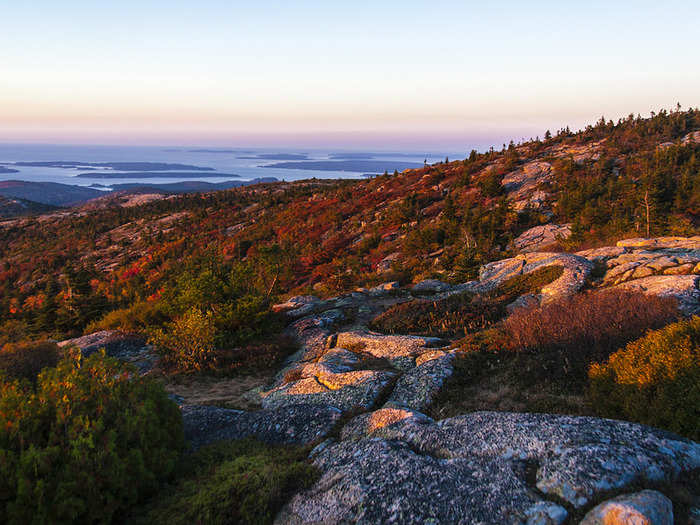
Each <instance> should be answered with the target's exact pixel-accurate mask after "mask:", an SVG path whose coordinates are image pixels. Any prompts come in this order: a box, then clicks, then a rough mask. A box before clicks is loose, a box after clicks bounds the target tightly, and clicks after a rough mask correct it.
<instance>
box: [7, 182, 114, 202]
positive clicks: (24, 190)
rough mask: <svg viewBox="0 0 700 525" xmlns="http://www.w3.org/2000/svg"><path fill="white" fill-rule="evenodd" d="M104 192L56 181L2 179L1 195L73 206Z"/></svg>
mask: <svg viewBox="0 0 700 525" xmlns="http://www.w3.org/2000/svg"><path fill="white" fill-rule="evenodd" d="M102 194H103V193H102V192H101V191H99V190H95V189H93V188H85V187H83V186H72V185H70V184H59V183H56V182H27V181H20V180H4V181H0V195H4V196H5V197H14V198H18V199H24V200H28V201H32V202H39V203H41V204H48V205H50V206H71V205H74V204H80V203H83V202H85V201H87V200H89V199H94V198H95V197H99V196H100V195H102Z"/></svg>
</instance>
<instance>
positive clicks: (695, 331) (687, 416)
mask: <svg viewBox="0 0 700 525" xmlns="http://www.w3.org/2000/svg"><path fill="white" fill-rule="evenodd" d="M589 378H590V389H589V394H590V397H591V401H592V404H593V406H596V407H597V408H598V409H599V411H600V413H601V414H602V415H605V416H608V417H617V418H619V417H624V418H625V419H632V420H634V421H638V422H640V423H645V424H648V425H653V426H657V427H662V428H666V429H668V430H672V431H674V432H677V433H679V434H683V435H685V436H687V437H689V438H691V439H694V440H698V439H700V412H699V411H698V407H700V317H697V316H696V317H694V318H692V319H691V320H687V321H679V322H677V323H674V324H672V325H669V326H667V327H665V328H662V329H661V330H656V331H652V332H649V333H647V334H646V335H645V336H644V337H642V338H640V339H638V340H636V341H633V342H631V343H629V344H628V345H627V346H626V347H625V348H624V349H621V350H619V351H617V352H615V353H614V354H613V355H611V356H610V359H608V361H607V362H605V363H602V364H593V365H592V366H591V368H590V370H589Z"/></svg>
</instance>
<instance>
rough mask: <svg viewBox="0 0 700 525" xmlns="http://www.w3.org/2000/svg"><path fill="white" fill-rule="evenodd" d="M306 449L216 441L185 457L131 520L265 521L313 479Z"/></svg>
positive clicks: (173, 523)
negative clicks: (170, 479)
mask: <svg viewBox="0 0 700 525" xmlns="http://www.w3.org/2000/svg"><path fill="white" fill-rule="evenodd" d="M307 453H308V450H307V449H305V448H299V447H275V446H270V445H266V444H263V443H260V442H257V441H253V440H241V441H229V442H221V443H218V444H215V445H211V446H209V447H206V448H203V449H201V450H199V451H198V452H197V453H196V454H193V455H192V456H190V457H188V458H186V459H185V461H184V463H183V465H182V466H181V470H180V473H179V476H178V479H177V481H176V482H175V483H174V484H173V485H172V486H168V487H166V488H164V489H163V490H162V493H161V494H159V496H158V497H157V498H155V499H154V501H153V502H152V503H151V504H150V505H149V506H147V507H144V508H141V509H139V510H138V511H137V513H136V514H137V515H136V516H132V517H131V519H130V521H131V522H133V523H143V524H146V523H148V524H151V523H153V524H163V525H178V524H183V525H185V524H187V525H189V524H191V523H218V524H251V525H252V524H256V525H257V524H265V523H272V521H273V519H274V517H275V515H276V514H277V512H278V511H279V510H280V509H281V508H282V506H283V505H284V504H285V503H286V502H287V500H288V499H289V498H290V497H291V496H292V495H293V494H295V493H296V492H298V491H300V490H304V489H306V488H309V487H310V486H311V485H312V484H313V483H314V482H315V481H316V479H318V472H317V470H316V469H315V468H314V467H313V466H312V465H311V464H310V463H309V462H308V460H307V459H306V456H307Z"/></svg>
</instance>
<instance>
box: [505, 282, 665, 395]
mask: <svg viewBox="0 0 700 525" xmlns="http://www.w3.org/2000/svg"><path fill="white" fill-rule="evenodd" d="M677 317H678V303H677V301H676V300H675V299H674V298H670V297H659V296H647V295H645V294H643V293H641V292H635V291H627V290H601V291H595V292H591V293H583V294H577V295H574V296H571V297H566V298H562V299H559V300H557V301H554V302H552V303H549V304H546V305H544V306H541V307H535V308H530V309H522V310H517V311H515V312H514V313H513V314H512V315H510V316H509V317H508V318H507V319H506V320H505V321H504V323H503V328H504V331H505V333H506V335H507V340H506V347H507V348H508V349H510V350H512V351H516V352H525V353H531V354H535V355H536V356H537V359H536V363H537V366H536V367H535V368H530V369H528V370H526V372H527V373H528V374H529V375H531V376H532V377H534V376H536V375H539V376H542V377H543V378H547V379H550V380H557V381H563V382H571V381H573V382H574V383H575V384H576V385H578V386H579V387H583V385H584V384H585V378H586V373H587V370H588V367H589V365H590V364H591V363H593V362H595V361H601V360H603V359H606V358H607V357H608V356H609V355H610V354H611V353H612V352H614V351H616V350H617V349H618V348H620V346H622V345H625V344H626V343H628V342H629V341H632V340H634V339H636V338H637V337H639V336H640V335H641V334H643V333H644V331H646V330H649V329H654V328H660V327H662V326H664V325H666V324H668V323H670V322H671V321H673V320H675V319H676V318H677Z"/></svg>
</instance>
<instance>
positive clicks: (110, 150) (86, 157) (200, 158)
mask: <svg viewBox="0 0 700 525" xmlns="http://www.w3.org/2000/svg"><path fill="white" fill-rule="evenodd" d="M289 155H292V156H294V160H288V159H287V158H284V159H279V160H275V159H274V158H271V157H275V156H289ZM297 155H304V156H305V157H306V158H305V159H303V160H296V156H297ZM445 156H446V154H445V153H432V154H431V153H428V154H426V152H416V151H413V152H412V151H393V152H386V151H379V152H376V151H375V152H369V151H368V152H362V151H356V150H354V151H343V150H342V149H336V150H320V149H299V150H296V149H294V150H291V149H271V148H220V147H219V148H213V147H212V148H204V147H156V146H86V145H45V144H0V166H2V167H6V168H12V169H17V170H19V173H0V180H24V181H36V182H59V183H63V184H74V185H79V186H90V185H102V186H105V187H108V186H109V185H111V184H119V183H149V182H150V183H168V182H180V181H184V180H188V181H190V180H201V181H207V182H224V181H228V180H252V179H256V178H260V177H275V178H277V179H279V180H287V181H291V180H300V179H309V178H313V177H316V178H325V179H329V178H362V177H363V176H364V175H365V174H372V173H383V172H384V170H385V169H386V170H387V171H389V172H393V171H394V169H398V170H399V171H402V169H405V168H406V167H414V165H421V166H422V165H423V162H424V160H427V161H428V163H434V162H438V161H441V160H444V158H445ZM343 157H344V158H343ZM42 161H43V162H52V161H72V162H81V163H83V162H84V163H104V162H154V163H156V162H157V163H177V164H187V165H192V166H197V167H206V168H212V169H213V170H214V171H213V172H212V171H208V172H201V176H196V175H194V176H193V175H192V174H191V173H188V174H187V175H186V176H184V175H179V174H178V173H177V172H176V171H165V172H163V174H164V175H165V176H158V177H156V178H152V177H139V178H133V177H129V178H126V177H124V178H119V177H117V178H103V177H99V176H97V175H98V174H99V173H101V172H103V171H105V170H107V171H108V172H109V173H110V174H114V175H115V176H116V175H118V174H119V173H122V172H121V171H118V170H114V169H111V168H94V167H93V168H92V169H90V168H89V167H88V168H87V169H86V167H71V168H62V167H38V166H16V165H14V163H15V162H42ZM309 161H326V162H328V161H331V163H330V164H328V165H325V166H324V167H325V168H326V169H324V170H314V169H306V168H304V167H303V166H300V167H299V168H295V169H286V168H275V167H265V166H269V165H271V164H276V163H279V162H285V163H288V162H294V163H297V162H309ZM338 161H340V162H343V163H344V164H342V165H338V164H335V162H338ZM358 162H360V163H361V164H358ZM377 163H378V166H379V167H378V169H374V170H373V169H367V168H368V167H373V165H374V164H377ZM132 171H156V170H151V169H139V170H132ZM91 172H92V173H95V176H94V177H91V176H87V177H78V176H77V175H78V174H85V173H88V174H91ZM230 174H233V175H238V177H231V176H228V175H230ZM198 175H199V174H198ZM212 175H215V176H212ZM105 189H107V188H105Z"/></svg>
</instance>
